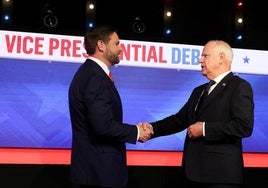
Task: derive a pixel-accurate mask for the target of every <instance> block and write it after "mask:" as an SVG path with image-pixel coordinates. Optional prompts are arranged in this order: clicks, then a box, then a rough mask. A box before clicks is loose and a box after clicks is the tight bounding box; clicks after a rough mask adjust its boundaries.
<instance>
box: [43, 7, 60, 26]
mask: <svg viewBox="0 0 268 188" xmlns="http://www.w3.org/2000/svg"><path fill="white" fill-rule="evenodd" d="M43 23H44V25H45V26H46V27H56V26H57V25H58V18H57V16H55V15H54V14H53V12H52V11H51V10H47V12H46V15H45V16H44V18H43Z"/></svg>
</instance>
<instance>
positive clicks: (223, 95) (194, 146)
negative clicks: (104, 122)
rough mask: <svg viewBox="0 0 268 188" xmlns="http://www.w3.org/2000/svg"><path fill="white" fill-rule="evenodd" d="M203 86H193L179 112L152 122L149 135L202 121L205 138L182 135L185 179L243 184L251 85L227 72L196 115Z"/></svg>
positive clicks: (250, 122) (250, 126)
mask: <svg viewBox="0 0 268 188" xmlns="http://www.w3.org/2000/svg"><path fill="white" fill-rule="evenodd" d="M206 85H207V84H204V85H201V86H199V87H197V88H195V89H194V90H193V92H192V94H191V96H190V97H189V99H188V101H187V102H186V104H185V105H184V106H183V107H182V108H181V109H180V111H179V112H177V113H176V114H174V115H171V116H169V117H167V118H164V119H163V120H159V121H156V122H154V123H152V125H153V128H154V135H153V137H157V136H163V135H168V134H173V133H176V132H179V131H182V130H184V129H186V128H187V127H188V126H190V125H191V124H192V123H195V122H196V121H203V122H205V137H201V138H197V139H191V138H189V137H188V135H186V138H185V143H184V152H183V162H182V166H183V168H184V169H185V174H186V176H187V178H188V179H190V180H192V181H196V182H204V183H238V184H240V183H243V181H244V179H243V167H244V164H243V156H242V138H244V137H249V136H250V135H251V134H252V131H253V122H254V102H253V91H252V88H251V86H250V84H249V83H248V82H247V81H245V80H244V79H241V78H240V77H238V76H234V75H233V73H229V74H228V75H227V76H225V77H224V78H223V79H222V80H221V81H220V83H219V84H218V85H217V86H216V87H215V88H214V90H213V91H212V92H211V93H210V95H209V96H208V98H207V100H206V101H205V102H204V103H203V105H202V106H201V108H200V110H199V112H198V114H196V112H195V107H196V106H197V103H198V100H199V98H200V96H201V93H202V92H203V90H204V89H205V87H206Z"/></svg>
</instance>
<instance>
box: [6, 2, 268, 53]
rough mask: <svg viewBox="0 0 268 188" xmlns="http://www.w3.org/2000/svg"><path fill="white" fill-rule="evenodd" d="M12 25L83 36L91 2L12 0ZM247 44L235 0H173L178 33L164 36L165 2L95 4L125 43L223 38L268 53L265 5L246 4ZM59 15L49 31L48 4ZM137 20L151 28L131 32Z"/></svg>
mask: <svg viewBox="0 0 268 188" xmlns="http://www.w3.org/2000/svg"><path fill="white" fill-rule="evenodd" d="M13 2H14V7H13V21H12V24H11V25H9V26H6V25H4V24H1V29H12V30H21V31H30V32H44V33H55V34H67V35H81V36H82V35H83V34H84V32H85V29H86V6H85V5H86V0H68V1H62V0H13ZM244 2H245V3H244V40H243V41H242V42H237V41H236V40H235V27H234V15H235V0H217V1H215V0H203V1H196V0H187V1H185V0H173V11H174V14H173V15H174V19H173V24H172V26H173V29H174V32H173V35H172V37H165V36H163V0H154V1H147V0H127V1H121V0H96V3H97V5H96V23H97V24H102V23H109V24H113V25H115V26H117V27H118V31H119V34H120V38H121V39H134V40H145V41H156V42H172V43H183V44H196V45H204V44H205V43H206V42H207V41H208V40H210V39H222V40H225V41H227V42H229V43H230V44H231V45H232V46H233V47H239V48H248V49H260V50H268V44H267V42H268V35H267V34H268V22H267V21H266V19H267V18H268V16H267V12H266V10H265V9H266V7H265V6H264V5H263V4H260V3H258V1H254V0H247V1H245V0H244ZM48 4H49V5H50V7H51V8H52V9H53V11H54V13H55V15H57V17H58V20H59V22H58V25H57V27H54V28H47V27H45V26H44V25H43V22H42V19H43V16H44V14H45V12H44V9H45V7H46V5H48ZM134 17H140V18H141V20H142V21H143V23H144V24H145V26H146V30H145V31H144V32H143V33H141V34H137V33H135V32H133V30H132V23H133V18H134Z"/></svg>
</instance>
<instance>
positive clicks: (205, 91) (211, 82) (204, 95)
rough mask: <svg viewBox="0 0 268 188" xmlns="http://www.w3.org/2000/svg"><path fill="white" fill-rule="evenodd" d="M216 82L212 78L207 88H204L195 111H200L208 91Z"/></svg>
mask: <svg viewBox="0 0 268 188" xmlns="http://www.w3.org/2000/svg"><path fill="white" fill-rule="evenodd" d="M215 83H216V82H215V81H214V80H210V81H209V83H208V84H207V86H206V87H205V89H204V90H203V92H202V93H201V96H200V98H199V100H198V103H197V106H196V110H195V112H196V113H198V111H199V109H200V107H201V106H202V104H203V102H204V100H205V99H206V97H207V96H208V92H209V89H210V87H211V86H212V85H214V84H215Z"/></svg>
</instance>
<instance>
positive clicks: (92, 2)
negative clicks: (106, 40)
mask: <svg viewBox="0 0 268 188" xmlns="http://www.w3.org/2000/svg"><path fill="white" fill-rule="evenodd" d="M95 23H96V0H87V3H86V27H87V29H92V28H94V27H95Z"/></svg>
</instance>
